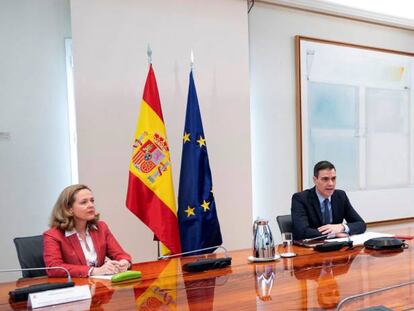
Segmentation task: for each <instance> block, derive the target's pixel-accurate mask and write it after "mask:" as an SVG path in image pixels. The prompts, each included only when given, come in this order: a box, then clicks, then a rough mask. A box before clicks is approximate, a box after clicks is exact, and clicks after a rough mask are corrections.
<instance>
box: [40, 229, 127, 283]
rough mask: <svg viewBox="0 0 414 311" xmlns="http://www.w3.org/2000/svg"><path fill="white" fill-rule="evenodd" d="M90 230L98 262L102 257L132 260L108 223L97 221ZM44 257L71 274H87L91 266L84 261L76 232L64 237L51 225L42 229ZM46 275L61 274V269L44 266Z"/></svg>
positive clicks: (98, 262)
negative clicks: (47, 268)
mask: <svg viewBox="0 0 414 311" xmlns="http://www.w3.org/2000/svg"><path fill="white" fill-rule="evenodd" d="M89 234H90V235H91V239H92V242H93V246H94V247H95V251H96V260H97V266H98V267H100V266H102V265H103V264H104V263H105V257H109V258H110V259H112V260H121V259H126V260H128V261H129V262H131V256H130V255H129V254H127V253H126V252H125V251H124V250H123V249H122V247H121V245H119V243H118V241H117V240H116V239H115V237H114V236H113V235H112V233H111V231H110V230H109V228H108V225H107V224H106V223H104V222H103V221H98V224H97V228H96V229H93V228H90V229H89ZM43 259H44V261H45V265H46V267H64V268H66V269H68V270H69V272H70V275H71V276H72V277H87V276H88V271H89V269H90V267H89V266H88V265H87V264H86V259H85V255H84V254H83V251H82V247H81V245H80V242H79V239H78V236H77V235H76V234H72V235H71V236H68V237H66V236H65V231H63V230H61V229H58V228H51V229H49V230H47V231H46V232H44V233H43ZM47 274H48V276H54V277H64V276H66V273H65V271H63V270H58V269H56V270H47Z"/></svg>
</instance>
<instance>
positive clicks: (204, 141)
mask: <svg viewBox="0 0 414 311" xmlns="http://www.w3.org/2000/svg"><path fill="white" fill-rule="evenodd" d="M197 142H198V144H199V145H200V148H201V147H202V146H205V145H206V140H205V139H204V138H203V137H201V136H200V139H198V140H197Z"/></svg>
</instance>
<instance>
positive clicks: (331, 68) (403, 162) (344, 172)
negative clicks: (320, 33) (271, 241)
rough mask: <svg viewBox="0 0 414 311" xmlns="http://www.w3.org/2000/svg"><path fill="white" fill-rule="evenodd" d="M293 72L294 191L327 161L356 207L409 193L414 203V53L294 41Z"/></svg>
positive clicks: (306, 185) (405, 213)
mask: <svg viewBox="0 0 414 311" xmlns="http://www.w3.org/2000/svg"><path fill="white" fill-rule="evenodd" d="M296 68H297V74H296V77H297V134H298V135H297V139H298V181H299V182H298V183H299V188H300V189H299V190H302V189H305V188H310V187H312V186H313V181H312V177H313V166H314V164H315V163H317V162H318V161H321V160H329V161H331V162H332V163H334V165H335V166H336V170H337V187H338V188H341V189H344V190H347V191H350V192H353V193H354V196H355V197H356V198H357V199H358V200H359V202H360V203H364V202H369V201H370V199H369V195H368V194H369V193H371V194H372V193H375V191H380V190H390V192H389V194H390V195H391V197H393V196H394V195H395V196H396V197H398V196H401V195H402V192H401V191H403V192H404V191H406V192H407V189H408V190H410V189H411V191H408V192H407V195H410V196H411V199H410V200H408V201H409V202H411V204H414V199H413V198H414V192H413V191H414V188H413V185H414V125H413V124H414V109H413V107H414V97H413V94H414V93H413V89H414V77H413V72H414V53H408V52H401V51H392V50H386V49H380V48H374V47H367V46H360V45H355V44H348V43H343V42H335V41H329V40H322V39H315V38H309V37H302V36H297V37H296ZM381 192H384V191H381ZM403 196H405V194H404V195H403ZM408 201H407V202H408ZM366 204H369V203H366ZM403 205H407V209H406V210H405V207H403V208H402V209H401V213H399V214H398V213H397V216H396V217H392V218H404V217H412V216H413V212H409V211H408V210H409V207H408V203H405V204H403ZM411 206H412V205H411ZM366 208H368V207H366ZM384 217H388V216H386V215H385V216H384ZM384 217H379V218H378V219H373V220H381V219H382V218H384ZM374 218H375V217H374Z"/></svg>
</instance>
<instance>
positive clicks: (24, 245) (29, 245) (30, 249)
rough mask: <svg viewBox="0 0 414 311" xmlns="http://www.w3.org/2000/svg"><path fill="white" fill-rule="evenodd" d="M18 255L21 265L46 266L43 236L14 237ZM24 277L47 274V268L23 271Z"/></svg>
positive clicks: (29, 266) (24, 266)
mask: <svg viewBox="0 0 414 311" xmlns="http://www.w3.org/2000/svg"><path fill="white" fill-rule="evenodd" d="M13 241H14V245H15V246H16V251H17V257H18V259H19V263H20V267H21V268H22V269H24V268H42V267H44V266H45V262H44V261H43V236H41V235H35V236H28V237H22V238H14V239H13ZM22 275H23V277H24V278H32V277H35V276H42V275H46V270H35V271H22Z"/></svg>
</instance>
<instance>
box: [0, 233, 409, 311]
mask: <svg viewBox="0 0 414 311" xmlns="http://www.w3.org/2000/svg"><path fill="white" fill-rule="evenodd" d="M399 233H400V234H405V235H413V234H414V229H406V230H403V231H399ZM407 243H408V244H409V248H408V249H404V250H398V251H373V250H366V249H364V248H362V247H355V248H354V249H350V250H348V249H346V248H343V249H342V250H340V251H335V252H328V253H318V252H315V251H313V250H312V249H307V248H301V247H297V246H294V250H295V252H296V253H297V254H298V256H297V257H294V258H288V259H279V260H277V261H274V262H267V263H248V261H247V257H248V256H249V255H250V253H251V251H250V250H239V251H231V252H229V255H230V256H231V257H232V258H233V260H232V265H231V266H230V267H227V268H223V269H217V270H210V271H207V272H201V273H187V272H183V271H182V270H181V266H182V265H183V264H184V263H186V262H188V261H193V260H194V257H187V258H181V259H170V260H160V261H152V262H144V263H137V264H134V265H133V269H134V270H140V271H141V272H142V279H140V280H134V281H130V282H125V283H119V284H111V283H110V281H107V280H99V279H74V281H75V282H76V284H77V285H84V284H89V285H90V286H91V290H92V292H93V298H92V300H87V301H83V302H82V301H80V302H75V303H74V304H73V305H72V306H71V309H70V310H89V309H90V310H135V309H136V310H145V311H147V310H232V311H236V310H323V309H335V308H336V307H337V305H338V303H339V302H340V301H341V300H342V299H344V298H346V297H348V296H351V295H355V294H360V293H364V292H368V291H372V290H376V289H380V288H384V287H389V286H393V285H397V284H401V283H404V282H409V281H411V280H414V251H413V241H407ZM278 250H279V252H281V251H282V247H281V246H279V247H278ZM220 255H221V254H218V255H216V256H218V257H220ZM48 281H49V282H53V281H55V282H56V281H64V279H58V278H56V279H53V278H51V279H48V278H46V277H40V278H33V279H20V280H18V281H17V282H8V283H0V310H25V309H26V308H27V306H26V302H19V303H12V302H9V298H8V292H9V291H10V290H13V289H15V288H16V287H22V286H26V285H29V284H34V283H42V282H48ZM378 305H384V306H386V307H388V308H391V309H392V310H407V309H410V308H414V285H410V284H408V285H404V286H401V287H399V288H395V289H390V290H387V291H384V292H381V293H376V294H372V295H368V296H366V297H365V298H359V299H355V300H352V301H350V302H349V303H345V304H344V305H343V306H342V307H341V308H340V310H360V309H364V308H367V307H369V306H378ZM53 310H68V306H65V305H60V306H56V308H54V309H53Z"/></svg>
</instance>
